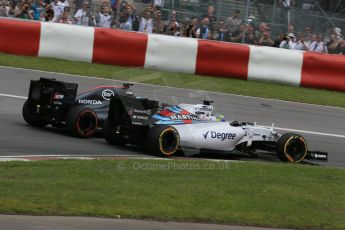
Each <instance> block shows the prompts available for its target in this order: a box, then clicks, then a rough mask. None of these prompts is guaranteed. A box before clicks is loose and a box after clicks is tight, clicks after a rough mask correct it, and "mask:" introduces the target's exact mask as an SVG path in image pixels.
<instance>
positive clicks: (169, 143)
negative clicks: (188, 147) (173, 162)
mask: <svg viewBox="0 0 345 230" xmlns="http://www.w3.org/2000/svg"><path fill="white" fill-rule="evenodd" d="M146 145H147V148H148V150H149V151H150V152H151V153H153V154H157V155H161V156H168V157H169V156H172V155H173V154H174V153H176V152H177V150H178V147H179V145H180V136H179V134H178V132H177V131H176V129H175V128H173V127H171V126H165V125H158V126H154V127H153V128H152V129H151V130H150V132H149V134H148V137H147V140H146Z"/></svg>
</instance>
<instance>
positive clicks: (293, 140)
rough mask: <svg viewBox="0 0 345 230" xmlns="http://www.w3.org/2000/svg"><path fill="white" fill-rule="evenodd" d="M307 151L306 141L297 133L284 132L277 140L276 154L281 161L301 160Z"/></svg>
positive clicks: (296, 161)
mask: <svg viewBox="0 0 345 230" xmlns="http://www.w3.org/2000/svg"><path fill="white" fill-rule="evenodd" d="M307 152H308V146H307V142H306V140H305V139H304V137H302V136H301V135H299V134H296V133H285V134H284V135H282V136H281V137H280V138H279V140H278V142H277V154H278V157H279V159H280V160H281V161H284V162H290V163H298V162H301V161H302V160H303V159H304V158H305V156H306V155H307Z"/></svg>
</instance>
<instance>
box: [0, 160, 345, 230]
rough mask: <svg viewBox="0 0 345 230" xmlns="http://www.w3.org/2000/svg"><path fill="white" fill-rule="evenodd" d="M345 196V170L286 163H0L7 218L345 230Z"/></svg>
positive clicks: (0, 204) (0, 200)
mask: <svg viewBox="0 0 345 230" xmlns="http://www.w3.org/2000/svg"><path fill="white" fill-rule="evenodd" d="M139 167H141V168H142V169H141V170H138V168H139ZM163 167H166V168H168V169H164V168H163ZM149 168H150V169H149ZM154 168H156V169H154ZM157 168H160V169H157ZM191 168H194V170H192V169H191ZM344 191H345V171H344V170H343V169H336V168H326V167H317V166H306V165H293V164H282V163H281V164H272V163H258V162H246V163H224V162H209V161H191V160H179V161H173V160H171V161H166V160H159V161H157V160H156V161H154V160H136V159H134V160H133V159H132V160H117V161H115V160H110V161H106V160H83V161H78V160H50V161H36V162H1V163H0V213H6V214H33V215H47V214H48V215H77V216H104V217H116V216H117V215H120V216H121V217H128V218H143V219H157V220H177V221H198V222H209V223H210V222H212V223H225V224H238V225H255V226H266V227H278V228H295V229H332V230H335V229H345V221H344V220H345V196H344Z"/></svg>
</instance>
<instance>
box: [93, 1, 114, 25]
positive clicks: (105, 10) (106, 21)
mask: <svg viewBox="0 0 345 230" xmlns="http://www.w3.org/2000/svg"><path fill="white" fill-rule="evenodd" d="M96 22H97V26H98V27H102V28H111V26H112V23H113V17H112V15H111V12H110V8H109V7H108V6H103V7H102V9H101V12H99V13H98V15H97V18H96Z"/></svg>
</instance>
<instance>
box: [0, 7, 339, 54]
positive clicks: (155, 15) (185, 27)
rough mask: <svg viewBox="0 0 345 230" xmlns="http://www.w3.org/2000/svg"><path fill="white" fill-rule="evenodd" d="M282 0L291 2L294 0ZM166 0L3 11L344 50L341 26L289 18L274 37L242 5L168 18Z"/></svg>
mask: <svg viewBox="0 0 345 230" xmlns="http://www.w3.org/2000/svg"><path fill="white" fill-rule="evenodd" d="M280 2H281V4H282V7H286V4H290V2H292V1H291V0H282V1H280ZM161 3H162V0H154V2H153V4H152V5H151V6H150V7H146V8H145V9H144V10H143V11H142V12H137V10H136V7H135V6H134V5H133V4H130V3H128V2H126V1H122V2H119V1H116V0H106V1H102V2H101V3H100V6H99V8H98V9H93V7H91V4H90V2H88V1H87V0H84V1H83V0H73V2H72V0H71V1H70V2H69V1H68V0H52V2H50V0H11V1H8V0H0V16H2V17H15V18H21V19H30V20H40V21H46V22H54V23H65V24H76V25H83V26H95V27H103V28H114V29H121V30H126V31H139V32H143V33H156V34H165V35H170V36H183V37H191V38H200V39H211V40H218V41H225V42H236V43H246V44H252V45H261V46H272V47H278V48H285V49H292V50H304V51H313V52H321V53H330V54H342V55H345V40H343V38H342V33H341V32H342V31H341V29H340V28H338V27H334V28H330V29H329V30H328V31H326V32H325V34H324V35H322V34H316V33H314V32H313V28H310V27H305V28H304V30H303V31H295V29H294V26H293V25H291V24H290V25H288V26H287V30H286V31H282V32H281V33H280V34H279V36H277V37H272V35H271V28H270V26H269V24H267V23H265V22H260V23H258V22H255V17H253V16H249V18H248V20H244V18H243V16H242V15H241V12H240V11H239V10H235V11H234V12H233V13H232V14H231V15H229V17H228V18H225V19H218V18H217V17H216V15H215V8H214V6H212V5H210V6H208V9H207V13H206V14H205V15H203V16H202V17H193V18H190V19H188V20H184V21H179V20H178V17H177V16H178V15H177V12H176V11H171V12H169V15H168V17H166V18H165V19H163V17H162V11H161V9H160V7H159V5H160V4H161Z"/></svg>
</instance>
